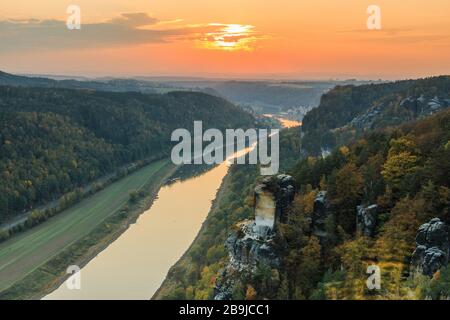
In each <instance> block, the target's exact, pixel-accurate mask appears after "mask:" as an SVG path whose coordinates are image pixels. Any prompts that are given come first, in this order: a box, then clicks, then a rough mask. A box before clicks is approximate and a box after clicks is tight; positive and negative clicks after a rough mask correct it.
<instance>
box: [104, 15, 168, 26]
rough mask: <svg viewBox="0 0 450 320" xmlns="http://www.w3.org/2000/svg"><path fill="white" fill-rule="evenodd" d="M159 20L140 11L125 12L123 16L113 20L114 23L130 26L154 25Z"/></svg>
mask: <svg viewBox="0 0 450 320" xmlns="http://www.w3.org/2000/svg"><path fill="white" fill-rule="evenodd" d="M158 22H159V20H158V19H156V18H153V17H150V16H149V15H148V14H146V13H143V12H138V13H123V14H122V15H121V17H119V18H114V19H112V20H111V23H112V24H118V25H124V26H128V27H142V26H149V25H154V24H157V23H158Z"/></svg>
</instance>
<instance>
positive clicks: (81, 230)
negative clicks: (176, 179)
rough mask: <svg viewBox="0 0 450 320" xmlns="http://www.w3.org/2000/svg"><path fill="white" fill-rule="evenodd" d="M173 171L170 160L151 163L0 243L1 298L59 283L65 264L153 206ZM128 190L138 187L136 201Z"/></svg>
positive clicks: (102, 244) (77, 261) (29, 295)
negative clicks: (160, 189)
mask: <svg viewBox="0 0 450 320" xmlns="http://www.w3.org/2000/svg"><path fill="white" fill-rule="evenodd" d="M174 170H175V168H174V166H173V165H172V164H170V163H169V161H168V160H161V161H158V162H155V163H153V164H150V165H148V166H146V167H144V168H142V169H140V170H138V171H136V172H134V173H133V174H131V175H129V176H127V177H125V178H123V179H121V180H119V181H117V182H115V183H113V184H112V185H110V186H108V187H106V188H105V189H104V190H102V191H100V192H98V193H96V194H94V195H93V196H91V197H89V198H87V199H85V200H83V201H82V202H80V203H78V204H77V205H75V206H73V207H72V208H70V209H68V210H66V211H64V212H62V213H60V214H58V215H57V216H55V217H54V218H52V219H50V220H48V221H46V222H44V223H43V224H41V225H39V226H37V227H36V228H32V229H30V230H28V231H26V232H24V233H22V234H20V235H18V236H15V237H13V238H11V239H9V240H8V241H6V242H4V243H2V244H0V290H1V293H0V299H35V298H41V297H43V296H45V295H46V294H47V293H49V292H51V291H52V290H54V289H55V288H57V287H58V286H59V285H60V284H61V283H62V282H63V281H64V280H65V279H66V276H67V275H66V268H67V266H69V265H78V266H80V267H82V266H84V265H85V264H86V263H87V262H89V261H90V260H91V259H92V258H93V257H95V255H97V254H98V253H99V252H100V251H102V250H103V249H104V248H106V247H107V246H108V245H109V244H110V243H111V242H113V241H114V240H115V239H116V238H117V237H119V236H120V234H122V233H123V232H124V231H125V230H126V229H127V228H128V226H129V225H130V224H131V223H133V222H134V221H135V220H136V219H137V217H138V216H139V215H140V214H141V213H142V212H144V211H145V210H147V209H148V208H149V207H150V206H151V204H152V201H153V200H154V198H155V196H156V195H157V192H158V190H159V188H160V187H161V184H162V183H163V181H164V180H165V179H166V178H167V177H169V176H170V175H171V174H172V173H173V172H174ZM131 190H142V192H141V194H142V195H143V196H142V197H141V198H140V199H139V201H137V202H136V203H134V204H129V203H128V199H129V192H130V191H131Z"/></svg>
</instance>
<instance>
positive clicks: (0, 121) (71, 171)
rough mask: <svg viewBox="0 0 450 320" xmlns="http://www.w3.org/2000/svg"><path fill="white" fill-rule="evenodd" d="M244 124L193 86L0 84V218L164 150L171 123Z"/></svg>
mask: <svg viewBox="0 0 450 320" xmlns="http://www.w3.org/2000/svg"><path fill="white" fill-rule="evenodd" d="M195 120H201V121H203V124H204V127H205V128H208V127H214V128H218V129H225V128H230V127H231V128H245V127H249V126H253V125H254V119H253V117H252V116H251V115H250V114H248V113H246V112H244V111H242V110H241V109H240V108H238V107H236V106H234V105H232V104H231V103H229V102H227V101H226V100H223V99H221V98H218V97H213V96H210V95H206V94H203V93H198V92H171V93H168V94H165V95H159V94H152V95H149V94H141V93H112V92H99V91H93V90H70V89H55V88H30V87H10V86H0V177H1V178H0V219H5V218H6V217H7V216H11V215H14V214H16V213H18V212H21V211H24V210H27V209H30V208H31V207H33V206H34V205H36V204H37V203H38V202H47V201H50V200H53V199H55V198H56V197H57V196H59V195H61V194H63V193H66V192H69V191H71V190H73V189H74V188H76V187H79V186H83V185H85V184H87V183H89V182H90V181H93V180H94V179H96V178H99V177H101V176H103V175H105V174H106V173H109V172H111V171H113V170H115V169H117V168H118V167H119V166H122V165H125V164H128V163H131V162H135V161H138V160H142V159H149V158H152V159H156V158H161V157H164V156H166V155H168V154H169V152H170V146H171V144H170V136H171V133H172V131H173V130H174V129H176V128H187V129H191V128H192V126H193V122H194V121H195Z"/></svg>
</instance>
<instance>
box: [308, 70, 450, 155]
mask: <svg viewBox="0 0 450 320" xmlns="http://www.w3.org/2000/svg"><path fill="white" fill-rule="evenodd" d="M449 106H450V76H440V77H432V78H425V79H418V80H406V81H397V82H391V83H383V84H369V85H362V86H353V85H349V86H337V87H335V88H334V89H333V90H331V91H329V92H328V93H326V94H324V95H323V96H322V98H321V101H320V105H319V107H317V108H315V109H313V110H312V111H310V112H309V113H308V114H307V115H306V116H305V118H304V119H303V132H304V133H305V137H304V139H303V147H304V148H305V150H306V151H308V152H309V153H310V154H320V152H321V148H325V149H331V148H333V147H335V146H336V145H340V144H342V143H345V142H346V141H348V140H349V138H352V137H354V136H355V133H357V132H358V131H364V130H367V129H369V130H370V129H374V128H382V127H387V126H392V125H399V124H401V123H403V122H406V121H410V120H414V119H418V118H423V117H425V116H428V115H430V114H432V113H434V112H436V111H438V110H440V109H443V108H446V107H449ZM341 129H344V130H341Z"/></svg>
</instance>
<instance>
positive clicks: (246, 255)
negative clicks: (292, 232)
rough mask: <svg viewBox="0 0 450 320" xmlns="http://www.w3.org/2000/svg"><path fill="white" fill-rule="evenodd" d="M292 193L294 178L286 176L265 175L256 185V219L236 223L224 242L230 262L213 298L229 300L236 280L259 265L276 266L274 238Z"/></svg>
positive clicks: (277, 258) (284, 216) (218, 282)
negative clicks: (267, 176)
mask: <svg viewBox="0 0 450 320" xmlns="http://www.w3.org/2000/svg"><path fill="white" fill-rule="evenodd" d="M294 194H295V187H294V179H293V178H292V177H291V176H288V175H278V176H276V177H269V178H266V179H264V180H263V182H262V183H261V184H260V185H258V186H256V188H255V207H254V210H255V220H246V221H243V222H240V223H239V224H237V225H236V230H235V231H234V232H232V233H231V234H230V235H229V237H228V239H227V240H226V242H225V247H226V249H227V250H228V254H229V262H228V264H227V265H226V266H225V268H224V271H223V273H222V275H221V277H219V279H218V280H217V282H216V290H215V299H216V300H227V299H231V298H232V291H233V287H234V284H235V282H236V281H238V279H239V278H240V277H242V276H244V275H245V274H251V273H252V272H254V271H255V268H256V267H257V266H258V265H259V264H263V265H265V266H269V267H270V268H276V267H279V265H280V258H279V256H278V255H277V252H276V250H275V249H274V245H275V244H274V238H275V235H276V230H277V224H278V223H279V222H284V221H285V219H286V215H287V212H286V210H287V208H288V206H289V205H290V204H291V202H292V200H293V199H294Z"/></svg>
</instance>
